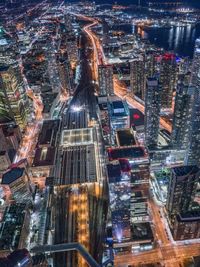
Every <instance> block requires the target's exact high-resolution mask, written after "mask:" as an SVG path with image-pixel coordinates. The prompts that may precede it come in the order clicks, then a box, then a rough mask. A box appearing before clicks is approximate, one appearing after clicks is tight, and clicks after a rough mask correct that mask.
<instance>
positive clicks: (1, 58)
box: [0, 27, 18, 65]
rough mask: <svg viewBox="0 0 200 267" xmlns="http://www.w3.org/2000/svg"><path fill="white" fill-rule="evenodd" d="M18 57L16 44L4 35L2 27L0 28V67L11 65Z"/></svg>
mask: <svg viewBox="0 0 200 267" xmlns="http://www.w3.org/2000/svg"><path fill="white" fill-rule="evenodd" d="M17 57H18V49H17V46H16V43H15V42H14V41H13V39H11V37H10V36H9V35H8V34H7V33H6V31H5V29H4V28H3V27H0V65H1V64H2V65H4V64H6V65H9V64H13V63H15V61H16V58H17Z"/></svg>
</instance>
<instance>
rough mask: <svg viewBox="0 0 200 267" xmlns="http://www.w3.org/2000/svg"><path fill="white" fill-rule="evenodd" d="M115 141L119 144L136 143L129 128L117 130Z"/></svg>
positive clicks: (132, 144)
mask: <svg viewBox="0 0 200 267" xmlns="http://www.w3.org/2000/svg"><path fill="white" fill-rule="evenodd" d="M116 136H117V143H118V145H119V146H134V145H136V140H135V137H134V135H133V133H132V132H131V129H123V130H118V131H117V133H116Z"/></svg>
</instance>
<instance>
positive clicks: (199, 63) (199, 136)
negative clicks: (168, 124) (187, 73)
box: [185, 39, 200, 165]
mask: <svg viewBox="0 0 200 267" xmlns="http://www.w3.org/2000/svg"><path fill="white" fill-rule="evenodd" d="M191 73H192V76H191V87H192V88H193V90H194V94H193V97H192V100H191V101H192V112H191V113H192V115H191V122H190V123H191V125H190V134H189V145H188V149H187V153H186V158H185V164H187V165H191V164H192V165H195V164H197V165H199V161H200V108H199V107H200V39H197V40H196V44H195V51H194V57H193V64H192V72H191Z"/></svg>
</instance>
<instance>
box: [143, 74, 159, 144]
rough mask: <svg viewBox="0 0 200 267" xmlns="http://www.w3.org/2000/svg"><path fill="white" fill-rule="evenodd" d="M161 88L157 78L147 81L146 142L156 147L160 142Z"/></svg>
mask: <svg viewBox="0 0 200 267" xmlns="http://www.w3.org/2000/svg"><path fill="white" fill-rule="evenodd" d="M160 95H161V87H160V84H159V82H158V79H157V78H148V79H147V89H146V96H145V142H146V145H147V146H148V147H155V146H156V145H157V142H158V134H159V120H160V108H161V105H160Z"/></svg>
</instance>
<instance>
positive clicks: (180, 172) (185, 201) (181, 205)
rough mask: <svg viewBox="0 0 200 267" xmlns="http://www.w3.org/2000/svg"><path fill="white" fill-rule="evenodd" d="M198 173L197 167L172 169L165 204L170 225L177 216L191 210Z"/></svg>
mask: <svg viewBox="0 0 200 267" xmlns="http://www.w3.org/2000/svg"><path fill="white" fill-rule="evenodd" d="M199 171H200V170H199V168H198V167H197V166H181V167H175V168H172V174H171V178H170V182H169V186H168V198H167V204H166V208H167V212H168V215H169V218H170V220H171V222H172V224H173V222H174V219H175V217H176V215H177V214H187V213H188V212H189V211H190V210H191V207H192V203H193V199H194V197H195V194H196V191H197V184H198V181H199Z"/></svg>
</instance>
